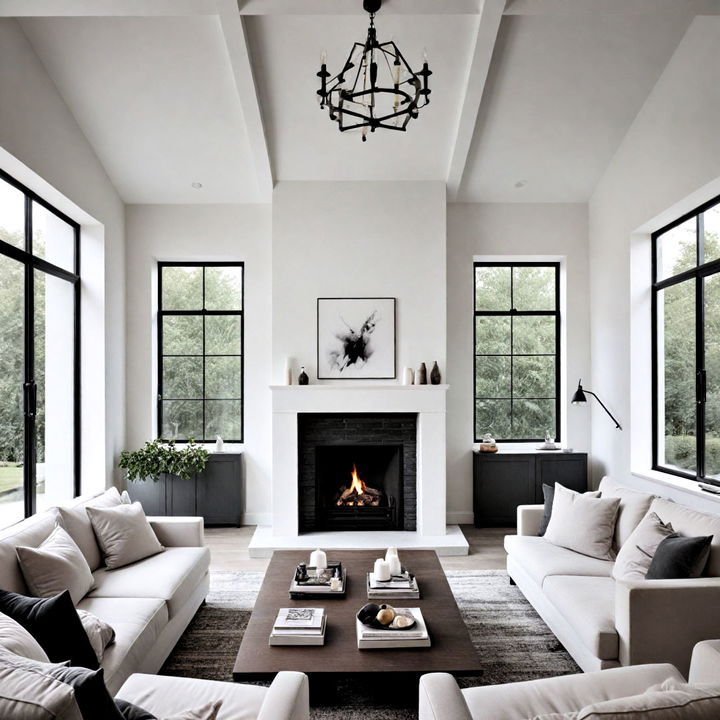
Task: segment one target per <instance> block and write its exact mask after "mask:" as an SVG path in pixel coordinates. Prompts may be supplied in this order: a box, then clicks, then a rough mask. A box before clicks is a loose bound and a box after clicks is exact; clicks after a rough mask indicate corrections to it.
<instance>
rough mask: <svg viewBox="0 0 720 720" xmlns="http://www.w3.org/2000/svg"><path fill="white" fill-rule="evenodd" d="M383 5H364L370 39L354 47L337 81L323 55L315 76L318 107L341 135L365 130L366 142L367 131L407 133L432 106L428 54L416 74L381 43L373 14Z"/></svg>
mask: <svg viewBox="0 0 720 720" xmlns="http://www.w3.org/2000/svg"><path fill="white" fill-rule="evenodd" d="M381 5H382V0H363V8H364V9H365V11H366V12H368V13H370V27H369V28H368V34H367V40H366V41H365V42H364V43H359V42H357V43H355V44H354V45H353V46H352V49H351V50H350V54H349V55H348V59H347V60H346V61H345V65H344V66H343V68H342V70H341V71H340V72H339V73H338V74H337V75H335V76H331V74H330V73H329V72H328V71H327V65H326V64H325V53H323V57H322V61H321V63H322V64H321V66H320V72H319V73H317V76H318V77H319V78H320V89H319V90H318V91H317V94H318V96H319V101H320V108H321V109H325V108H326V107H327V109H328V113H329V115H330V119H331V120H332V121H333V122H337V124H338V129H339V130H340V132H345V131H346V130H357V129H358V128H361V130H362V139H363V142H365V141H366V140H367V133H368V129H369V130H370V132H375V130H377V129H378V128H383V129H385V130H402V131H403V132H404V131H405V130H406V129H407V125H408V123H409V122H410V120H412V119H415V118H417V116H418V114H419V110H420V108H421V107H424V106H425V105H427V104H428V103H429V102H430V92H431V91H430V89H429V88H428V78H429V77H430V75H432V72H431V71H430V69H429V68H428V64H427V53H425V57H424V58H423V66H422V70H420V71H419V72H415V71H414V70H413V69H412V68H411V67H410V65H408V63H407V61H406V60H405V58H404V57H403V54H402V53H401V52H400V49H399V48H398V46H397V45H396V44H395V42H394V41H392V40H390V41H388V42H384V43H380V42H378V40H377V32H376V30H375V13H376V12H377V11H378V10H379V9H380V6H381Z"/></svg>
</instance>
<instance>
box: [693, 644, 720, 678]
mask: <svg viewBox="0 0 720 720" xmlns="http://www.w3.org/2000/svg"><path fill="white" fill-rule="evenodd" d="M719 677H720V640H704V641H703V642H699V643H698V644H697V645H696V646H695V647H694V648H693V652H692V660H690V676H689V677H688V680H689V681H690V682H691V683H715V684H717V681H718V678H719Z"/></svg>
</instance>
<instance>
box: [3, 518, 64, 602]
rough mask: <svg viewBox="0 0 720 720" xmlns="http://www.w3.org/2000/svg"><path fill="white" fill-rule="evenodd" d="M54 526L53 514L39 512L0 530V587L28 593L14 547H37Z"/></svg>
mask: <svg viewBox="0 0 720 720" xmlns="http://www.w3.org/2000/svg"><path fill="white" fill-rule="evenodd" d="M54 528H55V516H54V515H53V514H52V513H40V514H39V515H33V516H32V517H29V518H27V520H23V521H21V522H19V523H16V524H15V525H11V526H10V527H8V528H5V529H4V530H0V588H2V589H3V590H10V591H11V592H16V593H21V594H23V595H27V594H28V592H29V590H28V586H27V585H26V584H25V578H23V574H22V571H21V570H20V564H19V563H18V561H17V554H16V552H15V548H16V547H17V546H18V545H25V546H27V547H37V546H38V545H40V543H41V542H42V541H43V540H44V539H45V538H46V537H47V536H48V535H49V534H50V533H51V532H52V531H53V530H54Z"/></svg>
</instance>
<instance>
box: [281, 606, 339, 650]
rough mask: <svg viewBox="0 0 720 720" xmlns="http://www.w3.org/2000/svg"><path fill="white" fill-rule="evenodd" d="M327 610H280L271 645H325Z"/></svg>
mask: <svg viewBox="0 0 720 720" xmlns="http://www.w3.org/2000/svg"><path fill="white" fill-rule="evenodd" d="M326 624H327V616H326V615H325V608H280V611H279V612H278V614H277V617H276V618H275V624H274V625H273V629H272V632H271V633H270V645H324V644H325V626H326Z"/></svg>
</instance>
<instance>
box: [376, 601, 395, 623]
mask: <svg viewBox="0 0 720 720" xmlns="http://www.w3.org/2000/svg"><path fill="white" fill-rule="evenodd" d="M375 619H376V620H377V621H378V622H379V623H380V624H381V625H389V624H390V623H391V622H392V621H393V620H394V619H395V610H394V609H393V608H391V607H390V606H389V605H381V606H380V612H378V614H377V617H376V618H375Z"/></svg>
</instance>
